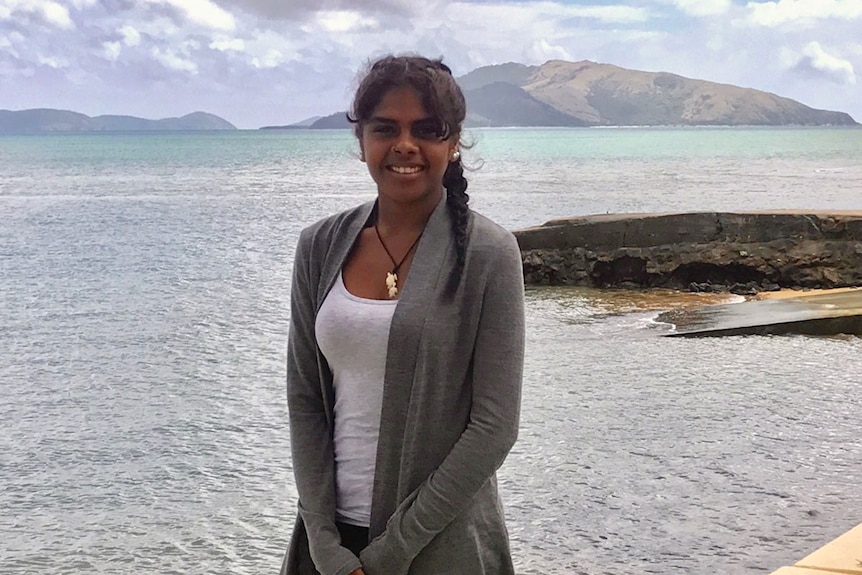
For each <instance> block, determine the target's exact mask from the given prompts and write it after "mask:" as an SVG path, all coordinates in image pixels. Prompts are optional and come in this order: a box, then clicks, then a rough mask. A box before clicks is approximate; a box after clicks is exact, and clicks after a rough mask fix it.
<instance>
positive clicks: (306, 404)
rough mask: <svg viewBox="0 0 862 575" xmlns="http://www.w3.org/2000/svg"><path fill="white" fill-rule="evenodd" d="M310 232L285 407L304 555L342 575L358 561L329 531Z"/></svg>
mask: <svg viewBox="0 0 862 575" xmlns="http://www.w3.org/2000/svg"><path fill="white" fill-rule="evenodd" d="M311 235H312V234H311V232H310V230H304V231H303V233H302V235H301V236H300V240H299V244H298V246H297V249H296V257H295V259H294V264H293V282H292V287H291V293H290V331H289V335H288V344H287V405H288V412H289V419H290V444H291V454H292V458H293V473H294V477H295V479H296V489H297V491H298V492H299V504H298V505H299V514H300V517H301V519H302V521H303V523H304V524H305V530H306V532H307V534H308V544H309V551H310V553H311V558H312V560H313V561H314V564H315V566H316V567H317V569H318V570H319V571H320V573H321V574H322V575H348V574H349V573H351V572H353V571H355V570H356V569H359V568H360V567H361V564H360V562H359V558H358V557H356V556H355V555H354V554H353V553H352V552H351V551H350V550H348V549H347V548H345V547H342V545H341V538H340V536H339V534H338V530H337V529H336V527H335V457H334V455H333V453H334V452H333V446H332V435H331V431H330V426H329V422H328V419H327V417H326V411H325V407H324V401H323V391H322V389H323V388H322V385H321V381H320V371H319V367H318V359H317V343H316V340H315V335H314V320H315V313H316V309H317V308H316V304H315V295H314V294H315V287H316V286H314V285H312V283H313V282H312V280H311V273H310V268H311V264H312V259H311V249H310V244H311V237H310V236H311Z"/></svg>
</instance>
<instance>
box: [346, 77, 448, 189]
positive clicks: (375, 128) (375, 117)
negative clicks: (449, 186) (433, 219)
mask: <svg viewBox="0 0 862 575" xmlns="http://www.w3.org/2000/svg"><path fill="white" fill-rule="evenodd" d="M439 130H440V124H439V121H438V120H436V119H435V118H433V117H432V116H431V115H430V114H429V113H428V111H427V110H426V109H425V107H424V106H423V105H422V100H421V99H420V98H419V94H418V93H417V92H416V91H415V90H414V89H413V88H407V87H405V88H393V89H391V90H389V91H388V92H386V93H385V94H384V96H383V98H381V100H380V103H379V104H378V105H377V107H376V108H375V109H374V112H373V113H372V114H371V118H369V119H368V120H367V121H365V122H363V124H362V131H361V133H360V136H359V145H360V147H361V148H362V161H363V162H365V163H366V165H367V166H368V172H369V173H370V174H371V177H372V179H374V181H375V182H376V183H377V192H378V194H379V195H380V196H381V198H383V197H385V198H387V199H388V200H391V201H393V202H396V203H401V204H410V203H415V202H419V203H424V202H423V200H424V201H425V202H431V201H436V199H438V198H439V194H440V193H441V192H442V182H443V174H444V173H445V172H446V167H447V166H448V165H449V160H450V159H451V157H452V154H453V152H454V151H455V150H456V147H457V142H456V141H455V139H454V138H450V139H447V140H441V139H440V138H439V136H438V132H439Z"/></svg>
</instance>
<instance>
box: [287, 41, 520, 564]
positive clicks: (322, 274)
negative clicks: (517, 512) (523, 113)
mask: <svg viewBox="0 0 862 575" xmlns="http://www.w3.org/2000/svg"><path fill="white" fill-rule="evenodd" d="M465 113H466V106H465V100H464V96H463V94H462V93H461V90H460V88H459V87H458V85H457V84H456V83H455V80H454V79H453V78H452V74H451V72H450V70H449V68H448V67H446V66H445V65H444V64H442V62H440V61H434V60H428V59H426V58H421V57H418V56H409V57H392V56H390V57H386V58H383V59H382V60H379V61H377V62H376V63H374V64H373V65H371V66H370V68H369V70H368V72H367V73H366V75H365V77H364V79H363V81H362V82H361V84H360V86H359V89H358V90H357V93H356V97H355V99H354V104H353V108H352V112H351V114H350V115H349V119H350V121H351V122H353V123H354V126H355V134H356V137H357V138H358V140H359V144H360V149H361V159H362V161H363V162H365V164H366V165H367V167H368V172H369V173H370V175H371V178H372V179H373V180H374V182H375V184H376V185H377V199H376V200H375V201H373V202H370V203H368V204H365V205H363V206H359V207H357V208H355V209H352V210H349V211H347V212H343V213H341V214H337V215H335V216H332V217H330V218H327V219H325V220H323V221H321V222H318V223H317V224H314V225H313V226H311V227H309V228H307V229H306V230H304V231H303V233H302V234H301V237H300V240H299V245H298V247H297V251H296V262H295V265H294V278H293V285H292V291H291V323H290V336H289V342H288V358H287V362H288V370H287V371H288V377H287V396H288V407H289V411H290V433H291V450H292V454H293V461H294V474H295V476H296V485H297V491H298V492H299V512H298V517H297V521H296V525H295V528H294V533H293V537H292V540H291V544H290V548H289V550H288V552H287V555H286V557H285V560H284V563H283V565H282V574H283V575H316V574H322V575H348V574H353V575H362V574H365V575H399V574H402V575H406V574H407V573H410V574H411V575H430V574H433V573H448V574H454V575H458V574H464V575H468V574H469V575H477V574H482V573H493V574H500V575H505V574H510V573H513V567H512V559H511V556H510V551H509V540H508V535H507V532H506V527H505V523H504V518H503V512H502V506H501V504H500V499H499V496H498V493H497V482H496V471H497V469H498V468H499V466H500V465H501V464H502V463H503V460H504V459H505V457H506V455H507V454H508V452H509V450H510V449H511V447H512V445H513V443H514V441H515V438H516V437H517V433H518V417H519V410H520V394H521V376H522V372H523V357H524V307H523V306H524V302H523V299H524V288H523V277H522V268H521V256H520V250H519V249H518V245H517V243H516V241H515V239H514V237H513V236H512V234H511V233H509V232H507V231H506V230H504V229H503V228H501V227H499V226H497V225H496V224H494V223H493V222H491V221H490V220H488V219H486V218H484V217H482V216H480V215H478V214H476V213H474V212H473V211H471V210H470V208H469V207H468V204H467V202H468V199H469V198H468V196H467V193H466V190H467V180H466V179H465V178H464V173H463V166H462V164H461V156H460V151H459V147H460V135H461V128H462V123H463V121H464V118H465ZM408 274H409V277H408ZM408 280H409V281H408Z"/></svg>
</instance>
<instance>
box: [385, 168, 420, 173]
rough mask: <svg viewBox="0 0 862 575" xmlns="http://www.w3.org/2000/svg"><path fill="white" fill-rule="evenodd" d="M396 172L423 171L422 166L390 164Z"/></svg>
mask: <svg viewBox="0 0 862 575" xmlns="http://www.w3.org/2000/svg"><path fill="white" fill-rule="evenodd" d="M389 169H390V170H392V171H393V172H395V173H396V174H416V173H419V172H421V171H422V168H421V167H420V166H389Z"/></svg>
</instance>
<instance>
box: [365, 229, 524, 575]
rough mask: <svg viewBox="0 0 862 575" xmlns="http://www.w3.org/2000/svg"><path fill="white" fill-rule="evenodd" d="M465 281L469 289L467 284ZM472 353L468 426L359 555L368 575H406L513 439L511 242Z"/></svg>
mask: <svg viewBox="0 0 862 575" xmlns="http://www.w3.org/2000/svg"><path fill="white" fill-rule="evenodd" d="M463 281H470V278H468V277H465V278H464V279H463ZM481 305H482V310H481V313H480V317H479V324H478V333H477V337H476V343H475V348H474V350H473V394H472V407H471V411H470V421H469V423H468V425H467V428H466V430H465V431H464V433H463V434H462V435H461V437H460V438H459V439H458V441H457V442H456V443H455V445H454V447H453V448H452V450H451V451H450V452H449V454H448V455H447V456H446V458H445V459H444V460H443V462H442V463H441V464H440V466H439V467H438V468H437V469H436V470H435V471H434V472H433V473H432V474H431V475H430V476H429V477H428V479H427V480H426V481H425V482H424V483H423V484H422V485H421V486H420V487H419V488H418V489H417V490H416V491H415V492H414V493H413V494H412V495H411V497H408V498H407V499H406V500H405V501H404V502H402V503H401V505H399V507H398V509H396V511H395V513H393V515H392V517H391V518H390V519H389V521H388V522H387V525H386V530H385V531H384V532H383V534H382V535H380V536H379V537H377V538H376V539H375V540H374V541H372V542H371V544H370V545H369V546H368V547H367V548H366V549H365V550H364V551H363V552H362V553H361V554H360V559H361V560H362V566H363V569H364V570H365V572H366V573H367V574H368V575H401V574H406V573H407V570H408V569H409V567H410V563H411V562H412V561H413V559H414V558H415V557H416V555H418V554H419V552H420V551H421V550H422V549H423V548H424V547H425V546H426V545H427V544H428V543H429V542H430V541H431V539H433V538H434V536H436V535H437V534H438V533H439V532H440V531H442V530H443V529H444V528H445V527H446V526H447V525H448V524H449V523H450V522H451V521H452V520H453V519H455V517H457V516H458V514H459V513H460V512H461V511H462V510H463V509H464V508H465V507H467V506H468V505H469V504H470V501H471V499H472V498H473V497H474V496H475V494H476V493H477V492H478V491H479V490H480V489H481V487H482V486H483V485H484V484H485V483H486V482H487V481H488V479H489V478H490V477H491V476H493V475H494V473H495V472H496V470H497V469H498V468H499V467H500V465H502V463H503V460H504V459H505V457H506V455H507V454H508V453H509V450H510V449H511V447H512V445H513V444H514V442H515V439H516V438H517V435H518V421H519V413H520V404H521V380H522V375H523V362H524V280H523V268H522V264H521V252H520V249H519V248H518V244H517V242H516V241H515V239H514V237H511V236H508V241H507V243H506V244H505V245H503V246H501V247H500V248H499V250H498V252H497V256H496V261H495V262H494V264H493V265H492V268H491V272H490V274H489V279H488V283H487V285H486V287H485V291H484V294H483V299H482V302H481Z"/></svg>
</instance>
